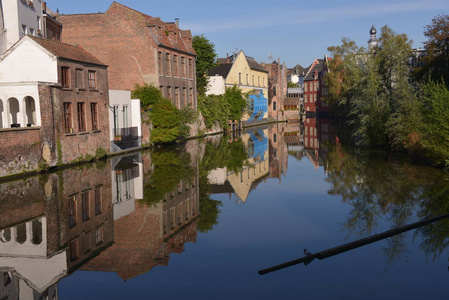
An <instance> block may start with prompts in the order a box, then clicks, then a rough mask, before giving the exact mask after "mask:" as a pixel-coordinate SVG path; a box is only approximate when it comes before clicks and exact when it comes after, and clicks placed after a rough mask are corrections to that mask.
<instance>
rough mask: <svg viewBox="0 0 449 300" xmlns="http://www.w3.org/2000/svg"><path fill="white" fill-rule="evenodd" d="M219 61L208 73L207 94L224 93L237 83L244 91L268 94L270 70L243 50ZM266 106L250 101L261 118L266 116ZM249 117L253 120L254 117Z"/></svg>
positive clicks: (253, 109) (252, 110)
mask: <svg viewBox="0 0 449 300" xmlns="http://www.w3.org/2000/svg"><path fill="white" fill-rule="evenodd" d="M217 63H218V66H217V67H215V68H212V69H210V70H209V71H208V73H207V74H208V78H209V84H208V89H207V92H206V95H212V94H213V95H222V94H224V92H225V90H226V88H228V87H233V86H234V85H237V86H238V87H239V88H240V90H241V91H242V92H243V93H248V92H250V94H254V95H261V98H263V96H264V97H267V96H268V71H266V70H265V69H264V68H263V67H262V66H261V65H260V64H259V63H258V62H257V61H256V60H255V59H254V58H252V57H249V56H246V55H245V53H243V51H242V50H240V51H239V52H238V53H236V54H234V55H232V56H228V57H226V58H219V59H218V60H217ZM249 101H250V102H251V100H250V99H249ZM265 101H266V99H265ZM256 102H257V101H256ZM259 102H260V101H259ZM262 102H263V101H262ZM259 104H260V105H259ZM265 106H266V104H265V103H256V104H254V100H252V104H251V103H249V108H250V110H251V113H253V114H254V115H256V114H257V113H258V112H259V111H260V112H259V113H258V116H257V118H259V119H260V118H263V117H265V116H266V111H267V109H266V108H265ZM248 117H249V118H250V119H251V120H252V118H254V116H253V117H252V118H251V117H250V116H248ZM257 118H256V119H257Z"/></svg>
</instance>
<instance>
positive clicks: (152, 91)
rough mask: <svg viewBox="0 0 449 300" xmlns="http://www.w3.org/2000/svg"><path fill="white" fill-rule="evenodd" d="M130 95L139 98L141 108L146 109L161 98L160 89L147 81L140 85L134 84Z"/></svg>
mask: <svg viewBox="0 0 449 300" xmlns="http://www.w3.org/2000/svg"><path fill="white" fill-rule="evenodd" d="M131 95H132V97H133V98H134V99H140V105H141V107H142V109H143V110H148V109H149V108H150V107H151V106H152V105H154V104H156V103H157V102H159V101H161V100H162V94H161V91H160V90H159V89H158V88H157V87H155V86H153V85H149V84H148V83H145V84H144V85H142V86H141V85H139V84H135V85H134V90H133V91H132V93H131Z"/></svg>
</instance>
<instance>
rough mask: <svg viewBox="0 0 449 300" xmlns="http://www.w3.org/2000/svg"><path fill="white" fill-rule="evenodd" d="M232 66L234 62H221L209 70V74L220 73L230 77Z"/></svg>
mask: <svg viewBox="0 0 449 300" xmlns="http://www.w3.org/2000/svg"><path fill="white" fill-rule="evenodd" d="M231 68H232V63H225V64H219V65H218V66H217V67H215V68H212V69H210V70H208V71H207V76H216V75H220V76H222V77H224V78H226V77H228V74H229V72H230V71H231Z"/></svg>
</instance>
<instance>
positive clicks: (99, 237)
mask: <svg viewBox="0 0 449 300" xmlns="http://www.w3.org/2000/svg"><path fill="white" fill-rule="evenodd" d="M102 242H103V226H98V227H97V228H95V245H99V244H101V243H102Z"/></svg>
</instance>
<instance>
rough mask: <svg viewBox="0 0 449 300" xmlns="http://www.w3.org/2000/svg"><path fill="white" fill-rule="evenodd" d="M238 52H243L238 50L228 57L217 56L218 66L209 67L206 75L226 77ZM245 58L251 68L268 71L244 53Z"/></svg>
mask: <svg viewBox="0 0 449 300" xmlns="http://www.w3.org/2000/svg"><path fill="white" fill-rule="evenodd" d="M240 53H243V51H242V50H240V51H239V52H238V53H235V54H233V55H231V56H229V57H225V58H217V63H218V64H219V65H218V67H215V68H212V69H210V70H209V71H208V72H207V75H208V76H215V75H217V74H218V75H220V76H223V77H225V78H226V77H227V76H228V74H229V71H230V70H231V67H232V64H233V63H234V61H235V60H236V59H237V57H238V56H239V54H240ZM245 58H246V62H247V63H248V65H249V67H250V69H251V70H256V71H260V72H264V73H268V71H267V70H265V68H264V67H262V66H261V65H260V64H259V63H258V62H257V61H256V60H255V59H254V58H253V57H251V56H246V55H245Z"/></svg>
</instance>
